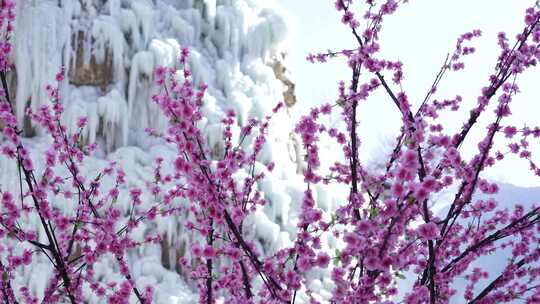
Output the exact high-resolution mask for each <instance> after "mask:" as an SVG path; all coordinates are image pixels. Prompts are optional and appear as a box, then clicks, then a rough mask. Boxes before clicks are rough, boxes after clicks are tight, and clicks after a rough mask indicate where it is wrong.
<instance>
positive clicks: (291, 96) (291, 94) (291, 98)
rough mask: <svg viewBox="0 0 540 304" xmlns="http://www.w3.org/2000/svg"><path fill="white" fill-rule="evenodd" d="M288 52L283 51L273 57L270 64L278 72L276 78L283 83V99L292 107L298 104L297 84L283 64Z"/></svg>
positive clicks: (275, 72)
mask: <svg viewBox="0 0 540 304" xmlns="http://www.w3.org/2000/svg"><path fill="white" fill-rule="evenodd" d="M285 56H286V53H281V54H280V55H279V56H276V57H274V58H273V60H272V61H271V62H270V66H271V67H272V69H273V70H274V74H276V78H277V79H279V81H281V82H282V83H283V86H284V91H283V101H285V104H287V106H289V107H292V106H294V105H295V104H296V95H295V84H294V82H292V81H291V79H290V77H291V76H290V73H289V71H288V70H287V68H286V67H285V65H284V64H283V62H284V60H285Z"/></svg>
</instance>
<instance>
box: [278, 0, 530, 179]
mask: <svg viewBox="0 0 540 304" xmlns="http://www.w3.org/2000/svg"><path fill="white" fill-rule="evenodd" d="M276 2H277V4H278V6H280V7H281V8H282V9H283V10H284V11H285V13H286V18H287V19H288V20H289V23H290V34H289V36H290V38H289V39H290V41H289V45H290V52H289V59H288V60H289V62H288V66H289V68H290V70H291V71H292V73H293V77H294V79H295V81H296V86H297V97H298V106H297V108H299V110H300V112H302V111H303V110H306V111H307V110H309V107H310V106H311V105H314V104H320V103H324V102H331V101H332V100H334V99H335V96H336V91H337V83H338V81H339V80H345V81H348V80H350V72H349V70H348V69H347V68H346V65H345V64H344V60H341V59H333V60H332V61H331V62H329V63H326V64H311V63H308V62H307V61H306V60H305V57H306V55H307V54H308V53H310V52H311V53H316V52H319V51H324V50H327V49H332V50H340V49H343V48H354V47H356V45H355V43H354V40H353V37H352V36H351V34H350V31H349V30H348V28H347V27H346V26H344V25H343V24H341V22H340V15H339V13H338V12H336V11H335V9H334V1H333V0H277V1H276ZM356 2H357V3H358V4H361V3H363V2H364V1H361V0H356ZM410 2H411V3H409V4H407V5H405V6H402V7H401V8H400V9H399V10H398V11H397V13H396V14H394V15H393V16H391V17H390V18H389V19H387V20H386V22H385V23H384V28H383V31H382V40H381V47H382V50H383V52H382V54H383V55H384V56H385V57H386V58H387V59H393V60H396V59H399V60H401V61H402V62H403V63H404V72H405V80H404V90H405V91H406V93H407V94H408V96H409V99H410V100H411V102H412V103H413V105H418V104H419V101H420V100H422V99H423V97H424V95H425V93H426V91H427V90H428V88H429V86H430V84H431V82H432V81H433V78H434V77H435V74H436V73H437V72H438V70H439V68H440V66H441V64H442V62H443V60H444V58H445V56H446V54H447V53H448V52H450V51H452V50H453V48H454V46H455V41H456V39H457V37H458V36H459V35H460V34H462V33H464V32H467V31H471V30H473V29H481V30H482V31H483V37H481V38H480V39H479V40H477V41H475V42H474V43H473V45H474V46H475V47H476V49H477V53H476V54H474V55H472V56H469V57H468V58H467V60H466V61H465V63H466V64H468V65H467V66H466V70H465V71H460V72H456V73H452V74H449V76H448V77H447V78H445V80H443V82H442V85H441V86H440V87H439V93H438V94H437V95H436V96H435V98H437V99H441V100H442V99H447V98H453V97H454V96H455V95H456V94H459V95H461V96H463V97H464V102H463V106H462V111H460V112H459V113H457V114H455V115H449V116H448V117H445V120H444V121H445V122H447V123H449V124H450V125H451V126H452V128H453V130H457V129H458V128H459V127H460V126H461V125H462V122H463V121H464V117H466V115H467V116H468V114H467V113H468V111H469V109H470V108H472V106H473V105H475V104H476V97H477V96H478V95H479V93H480V89H481V87H482V86H485V85H486V84H487V77H488V75H489V74H490V73H492V72H493V70H494V66H495V62H496V57H497V55H498V51H499V49H498V46H497V40H496V35H497V33H498V32H500V31H503V30H504V31H506V32H507V34H508V37H511V38H513V37H514V35H515V34H516V33H517V32H518V31H520V30H521V29H522V26H523V16H524V11H525V9H526V8H527V7H528V6H531V5H534V3H535V1H531V0H412V1H410ZM358 14H360V11H358ZM388 77H391V76H388ZM518 82H519V83H520V87H521V89H522V91H523V92H524V93H522V94H520V95H518V97H516V98H515V99H514V102H513V104H512V105H511V108H512V111H513V113H514V117H513V118H512V119H511V120H507V121H506V123H511V124H515V125H516V126H517V127H522V126H523V125H524V123H526V124H527V125H528V126H538V125H540V105H539V104H540V98H539V97H538V96H539V94H540V70H539V68H537V69H535V70H533V71H532V72H529V73H527V74H525V75H523V76H521V80H520V79H518ZM492 113H493V112H492V111H491V110H490V111H489V112H488V113H486V114H489V117H486V118H491V117H492ZM360 116H361V125H360V131H361V132H362V133H361V134H364V136H363V146H362V148H363V151H362V152H363V155H364V158H365V159H369V158H370V156H373V154H374V152H379V151H380V148H377V147H380V145H381V143H383V142H388V141H389V140H390V139H392V138H394V136H395V134H396V132H397V130H398V128H399V115H398V112H397V109H396V108H395V106H394V105H393V104H392V103H391V102H390V101H389V100H388V98H387V97H386V96H385V95H384V94H383V93H382V91H381V92H380V93H378V94H376V95H375V96H374V97H373V98H371V99H369V100H368V101H367V103H364V104H362V105H361V107H360ZM487 121H488V120H485V122H487ZM503 124H504V121H503ZM484 126H485V124H484ZM484 130H485V129H484V127H483V126H480V127H476V128H475V129H474V132H473V134H472V135H473V137H472V139H476V141H475V140H471V141H469V145H470V146H465V147H464V151H465V152H466V153H467V155H472V153H473V152H476V146H475V145H476V143H477V142H478V138H480V136H481V135H482V134H483V132H484ZM365 134H367V136H365ZM473 144H474V146H473ZM536 150H537V151H539V153H540V149H538V148H537V149H536ZM533 155H534V150H533ZM535 158H536V160H537V162H540V154H539V155H538V156H537V157H535ZM518 172H519V173H520V174H518ZM487 173H488V175H489V176H491V177H494V178H497V179H499V180H502V181H505V182H510V183H514V184H518V185H521V186H538V185H540V178H538V177H534V176H533V175H532V174H531V173H530V171H528V163H527V162H525V161H523V160H513V161H508V162H506V164H505V165H499V166H497V167H495V168H491V169H489V171H488V172H487Z"/></svg>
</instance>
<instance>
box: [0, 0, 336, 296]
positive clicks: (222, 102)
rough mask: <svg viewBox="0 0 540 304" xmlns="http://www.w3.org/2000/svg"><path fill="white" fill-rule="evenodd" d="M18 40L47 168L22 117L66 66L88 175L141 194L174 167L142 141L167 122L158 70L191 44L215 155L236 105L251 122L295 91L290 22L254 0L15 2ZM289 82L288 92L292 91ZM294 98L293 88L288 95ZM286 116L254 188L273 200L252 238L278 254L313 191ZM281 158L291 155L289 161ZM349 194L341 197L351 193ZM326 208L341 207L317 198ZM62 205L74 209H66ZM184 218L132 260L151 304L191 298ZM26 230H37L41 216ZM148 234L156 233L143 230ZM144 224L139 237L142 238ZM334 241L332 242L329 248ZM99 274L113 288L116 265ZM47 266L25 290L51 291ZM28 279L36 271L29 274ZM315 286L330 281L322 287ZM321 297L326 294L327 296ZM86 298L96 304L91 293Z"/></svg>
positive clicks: (7, 182)
mask: <svg viewBox="0 0 540 304" xmlns="http://www.w3.org/2000/svg"><path fill="white" fill-rule="evenodd" d="M17 17H18V19H17V22H16V35H15V37H16V40H15V51H14V53H13V61H14V63H15V68H16V73H13V74H12V75H14V76H12V78H13V79H12V81H11V83H12V86H14V88H13V89H12V91H15V92H16V93H15V98H16V112H17V116H18V118H19V121H20V123H21V124H24V129H25V132H26V135H28V136H32V137H31V138H29V139H28V140H27V142H26V144H27V145H28V146H30V147H31V154H32V155H33V157H34V159H36V167H37V168H39V167H40V162H41V165H42V164H43V159H41V158H42V155H43V152H44V151H46V150H47V149H48V146H49V144H50V142H49V140H48V139H47V138H46V137H44V136H40V135H42V134H41V133H40V131H39V129H35V128H34V127H33V126H32V125H31V124H30V123H29V122H28V121H26V122H25V120H24V119H23V116H24V112H25V109H26V108H27V107H30V108H32V109H37V108H38V107H40V106H41V105H43V104H46V103H48V102H49V101H48V99H47V97H46V93H45V90H44V86H45V84H48V83H54V81H55V80H54V78H55V74H56V73H57V71H58V70H59V69H60V67H61V66H64V67H65V70H66V74H67V75H68V77H67V79H66V81H65V82H64V83H62V85H61V87H60V88H61V90H60V94H61V96H62V101H63V103H64V106H65V109H66V111H65V114H66V115H65V117H64V123H65V124H66V125H67V126H68V128H71V129H72V130H73V129H74V128H76V123H77V120H78V118H79V117H81V116H86V117H87V118H88V126H87V127H86V129H85V130H84V132H83V135H84V139H85V141H86V142H88V143H98V144H99V145H100V147H101V150H100V152H99V153H98V154H97V156H96V157H94V158H92V159H89V161H88V162H87V164H86V167H85V168H84V172H85V173H86V174H92V172H96V171H97V170H98V169H99V168H102V167H104V166H106V165H107V163H108V162H109V161H112V160H114V161H117V162H118V163H119V164H120V166H121V167H122V168H124V169H125V171H126V174H127V177H128V178H129V180H128V185H127V186H140V187H143V186H144V182H145V180H146V179H147V178H148V176H152V166H153V160H154V158H155V157H156V156H158V155H160V156H163V157H165V159H166V160H167V159H173V157H174V151H173V150H172V149H171V148H170V147H167V146H165V145H163V144H162V143H159V142H156V141H155V140H153V139H151V138H149V137H147V136H145V135H144V132H143V130H144V129H145V128H147V127H152V128H155V129H157V130H162V129H163V128H164V127H165V126H166V125H167V121H166V120H165V119H164V117H163V116H162V115H161V113H160V111H159V109H158V108H157V107H156V106H155V105H154V104H153V103H151V101H150V97H151V96H152V94H154V93H155V88H154V86H153V81H152V77H153V69H154V68H155V67H156V66H157V65H162V66H168V67H173V68H174V67H177V66H178V63H177V56H178V55H179V50H180V48H181V47H183V46H188V47H189V48H190V52H191V55H190V57H189V59H188V65H189V67H190V69H191V70H192V72H193V78H194V80H195V81H196V82H205V83H207V84H208V85H209V89H208V92H207V95H206V97H205V100H204V106H203V111H204V115H205V117H204V119H203V123H202V126H201V127H202V129H203V130H204V132H205V134H206V136H207V139H208V140H209V143H210V146H211V147H212V149H213V150H214V151H215V152H216V153H219V151H220V149H221V148H222V144H221V137H222V136H221V128H222V126H221V122H220V121H221V118H222V117H223V113H224V112H225V111H226V110H228V109H234V110H235V111H236V112H237V113H238V117H239V121H240V123H245V122H246V121H247V119H248V118H249V117H259V118H261V117H263V116H264V115H266V114H268V113H269V112H270V111H271V109H272V108H273V107H274V106H275V105H276V103H277V102H278V101H281V100H283V98H284V95H283V94H284V92H285V91H286V90H287V89H290V88H287V87H286V85H284V83H283V81H282V80H280V79H282V77H281V76H280V77H277V76H276V73H275V70H274V69H273V68H272V66H271V64H272V62H274V63H275V62H276V60H280V59H279V58H281V57H279V56H281V51H282V49H281V48H282V46H281V44H282V42H283V41H284V39H285V37H286V32H287V31H286V23H285V22H284V20H283V18H282V17H281V16H280V15H279V14H278V13H276V12H275V11H274V10H272V9H270V8H268V7H264V6H262V5H261V3H260V1H256V0H180V1H172V0H157V1H156V0H154V1H150V0H108V1H101V0H100V1H98V0H61V1H57V0H54V1H52V0H43V1H34V0H19V1H17ZM289 86H290V85H289ZM289 93H290V92H289ZM289 111H291V109H290V108H288V109H287V110H286V111H285V112H282V113H281V114H279V115H277V116H275V117H274V119H273V120H272V122H271V126H270V129H269V137H268V139H269V142H268V143H267V144H266V145H265V147H264V151H263V153H262V155H261V157H260V159H259V164H258V166H257V170H266V169H265V167H264V164H266V163H268V162H269V161H270V160H273V161H275V162H276V164H277V166H276V169H275V170H274V171H273V172H271V173H270V172H267V178H266V179H265V180H264V181H263V182H261V183H260V184H259V185H258V187H259V188H260V189H262V190H263V191H264V192H265V196H266V198H267V200H268V202H269V204H268V205H267V206H265V207H264V208H261V209H260V210H258V211H257V212H256V213H255V214H254V216H253V218H252V219H251V223H250V225H253V228H254V229H248V230H249V231H250V233H251V235H249V236H248V237H249V238H252V239H254V240H257V246H258V247H259V249H260V250H261V251H263V252H266V253H268V252H272V251H274V250H276V249H278V248H280V247H283V246H285V245H288V244H290V242H291V239H292V237H293V234H294V233H295V232H296V228H295V221H296V217H297V216H298V213H299V204H298V203H297V202H299V201H300V200H301V197H302V194H303V191H304V190H305V185H304V184H303V182H302V177H301V176H300V175H298V174H297V173H299V172H300V171H301V166H302V161H301V159H302V158H301V152H300V151H299V145H298V142H297V141H296V140H295V138H294V136H293V135H291V134H292V133H291V130H292V128H293V122H292V120H291V116H290V115H289ZM284 152H285V153H284ZM16 170H17V169H16V166H15V165H14V164H13V163H11V162H9V161H7V160H6V159H5V158H3V157H1V156H0V185H1V186H2V187H5V188H7V189H17V183H18V181H17V180H14V179H13V178H12V176H13V174H14V173H15V172H17V171H16ZM126 192H127V191H126V190H125V189H124V192H123V193H121V195H120V199H119V203H120V204H121V206H124V207H125V209H126V210H127V202H128V198H127V197H128V195H127V194H126ZM344 193H345V192H344ZM320 196H321V198H322V199H321V200H320V201H321V204H322V205H321V206H323V207H324V208H333V207H332V206H334V205H335V203H336V202H335V201H332V199H334V200H335V199H336V198H330V197H328V195H324V194H323V193H320ZM55 204H56V206H58V207H59V208H63V209H66V208H67V209H66V210H69V207H68V204H67V203H66V202H61V201H59V202H55ZM183 220H185V219H182V218H168V219H166V220H163V221H160V222H158V227H154V228H157V229H158V231H159V232H160V233H162V235H163V236H164V241H163V242H162V244H161V246H157V245H152V246H150V245H145V246H143V247H141V248H140V249H138V250H137V251H135V252H132V253H131V255H130V257H129V258H130V267H131V268H132V269H133V273H134V276H135V278H136V283H137V284H141V285H143V284H146V283H152V284H153V285H155V288H156V298H155V299H154V300H155V303H191V302H194V301H195V300H196V296H194V294H193V290H190V289H189V288H188V287H187V285H186V284H185V283H184V277H183V275H185V274H184V273H182V270H181V269H179V268H178V265H177V264H178V263H177V261H178V258H179V257H180V256H181V255H183V254H187V251H186V248H185V246H186V243H187V240H188V239H189V237H190V235H189V234H188V233H186V232H185V231H184V227H183V226H182V221H183ZM28 225H34V226H36V227H38V224H37V219H35V218H29V219H28ZM147 228H150V227H147ZM144 234H145V228H144V227H143V228H141V229H140V231H138V236H139V237H140V238H141V239H142V237H143V236H144ZM330 241H331V240H330ZM100 266H101V267H100V268H96V269H95V270H96V274H97V275H99V276H102V278H103V280H104V281H107V280H114V279H115V278H114V276H113V275H112V274H111V269H115V267H117V266H115V265H114V263H113V260H112V259H111V261H104V262H103V263H102V264H100ZM48 267H49V266H47V263H46V261H45V259H43V260H37V259H36V260H34V261H33V263H32V265H31V266H30V267H27V268H26V269H25V270H24V271H25V273H24V274H23V275H20V276H17V277H18V278H19V279H18V280H19V281H18V282H16V283H17V284H26V285H28V286H30V289H31V291H32V292H33V293H35V294H36V295H40V294H42V293H43V291H44V289H45V282H46V280H45V279H46V278H47V277H48V276H49V274H48V269H49V268H48ZM31 274H32V275H31ZM312 284H313V286H315V287H316V286H323V285H325V284H326V285H327V282H321V281H320V280H318V279H314V280H313V282H312ZM323 294H324V293H323ZM87 295H88V297H89V299H88V300H89V302H91V303H98V299H97V298H95V297H93V296H92V295H91V293H90V292H88V293H87Z"/></svg>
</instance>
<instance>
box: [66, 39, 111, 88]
mask: <svg viewBox="0 0 540 304" xmlns="http://www.w3.org/2000/svg"><path fill="white" fill-rule="evenodd" d="M89 36H90V35H88V34H87V33H86V32H85V31H82V30H79V31H77V32H75V33H73V34H72V38H71V48H72V51H73V53H74V54H75V56H74V57H72V58H71V60H70V62H69V70H68V71H69V72H68V78H69V82H70V83H71V84H74V85H76V86H96V87H99V88H100V89H101V91H103V92H106V90H107V86H109V85H110V84H111V83H112V81H113V72H114V71H113V61H112V54H111V51H110V48H109V47H107V48H106V49H105V58H104V60H103V61H102V62H98V60H97V58H96V56H95V55H94V54H85V52H90V50H91V45H92V43H93V41H92V40H93V39H92V37H91V36H90V37H89ZM87 40H90V41H87ZM85 45H90V48H88V47H85ZM86 56H88V57H89V58H90V59H89V60H88V62H86V61H87V60H85V57H86Z"/></svg>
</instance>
